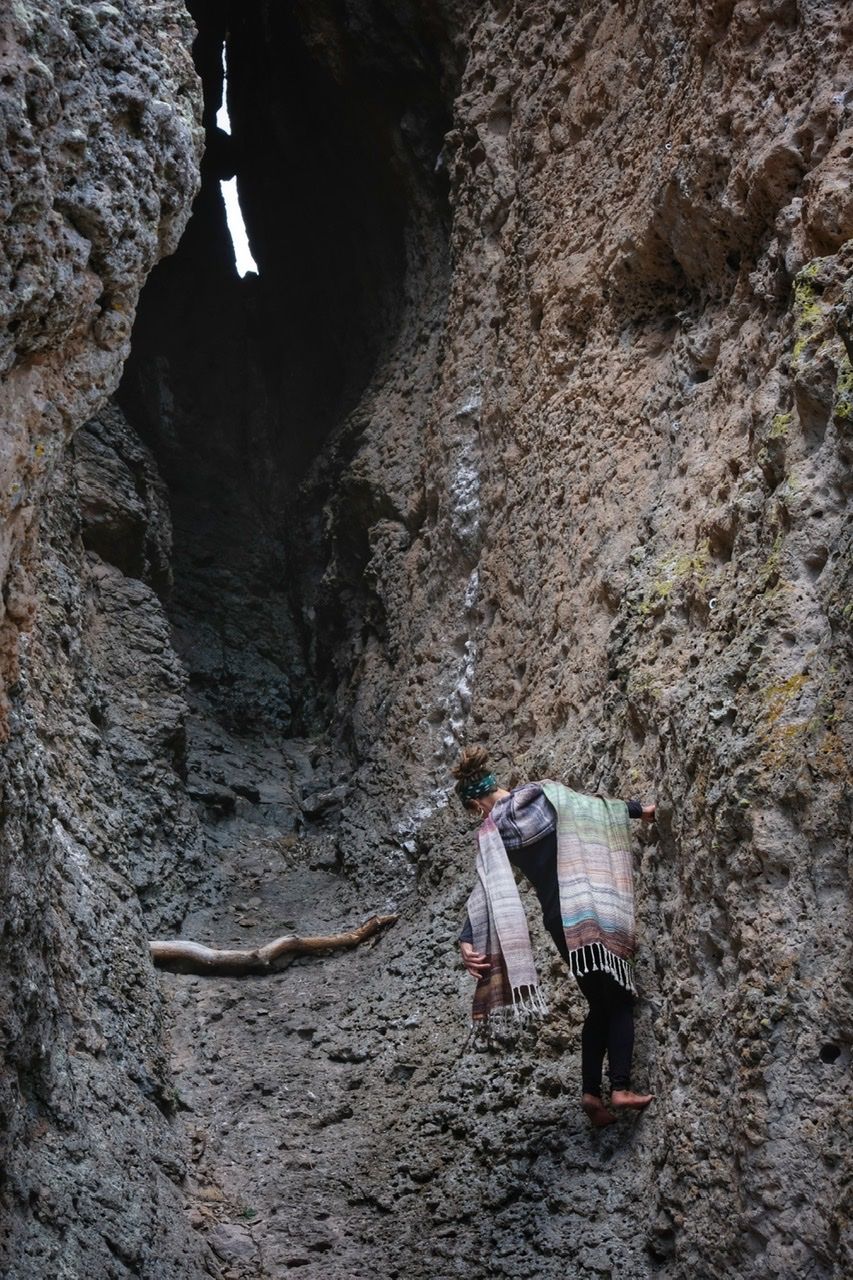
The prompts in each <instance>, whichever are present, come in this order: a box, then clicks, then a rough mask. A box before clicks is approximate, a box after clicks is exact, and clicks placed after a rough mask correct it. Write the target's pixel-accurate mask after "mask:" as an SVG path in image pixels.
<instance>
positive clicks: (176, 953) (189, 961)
mask: <svg viewBox="0 0 853 1280" xmlns="http://www.w3.org/2000/svg"><path fill="white" fill-rule="evenodd" d="M398 918H399V917H398V916H371V917H370V919H369V920H365V922H364V924H360V925H359V926H358V928H357V929H351V930H350V931H349V932H348V933H330V934H327V935H322V934H321V935H319V936H317V937H313V938H301V937H300V936H299V934H296V933H291V934H285V936H284V937H283V938H276V939H275V940H274V941H273V942H268V943H267V944H266V946H263V947H254V948H253V949H252V950H251V951H218V950H216V948H214V947H205V946H202V944H201V943H200V942H184V940H183V939H181V938H177V939H175V940H174V941H173V942H151V943H149V946H150V947H151V959H152V960H153V961H154V963H155V965H156V966H157V968H158V969H168V970H170V971H171V972H172V973H201V974H241V973H270V972H274V969H275V964H276V961H278V960H280V959H281V957H282V956H304V955H310V954H312V953H313V952H315V951H340V950H341V949H342V948H344V947H357V946H358V945H359V943H360V942H364V941H365V939H366V938H370V937H372V936H373V934H375V933H378V932H379V930H380V929H384V928H385V926H386V925H389V924H393V923H394V921H395V920H397V919H398Z"/></svg>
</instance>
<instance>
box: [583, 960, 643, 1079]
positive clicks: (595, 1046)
mask: <svg viewBox="0 0 853 1280" xmlns="http://www.w3.org/2000/svg"><path fill="white" fill-rule="evenodd" d="M607 977H608V975H607V974H605V973H596V972H593V973H587V974H582V975H581V976H579V977H578V980H577V982H578V986H579V987H580V989H581V991H582V992H583V994H584V996H585V997H586V1002H587V1004H588V1005H589V1009H588V1011H587V1015H586V1018H585V1020H584V1024H583V1031H582V1032H581V1070H582V1074H583V1091H584V1093H591V1094H592V1095H593V1096H594V1097H596V1098H600V1097H601V1071H602V1067H603V1066H604V1055H605V1053H606V1052H608V1051H609V1052H610V1055H611V1056H610V1065H611V1072H612V1066H613V1057H612V1049H611V1044H612V1041H613V1036H612V1032H611V1001H610V998H609V996H610V993H609V992H608V990H607V986H606V982H605V980H606V979H607ZM628 1070H629V1072H630V1059H629V1063H628ZM624 1087H625V1088H627V1085H625V1086H624Z"/></svg>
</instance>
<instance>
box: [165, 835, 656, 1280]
mask: <svg viewBox="0 0 853 1280" xmlns="http://www.w3.org/2000/svg"><path fill="white" fill-rule="evenodd" d="M234 834H239V841H238V842H237V843H235V844H233V845H232V846H231V852H230V855H229V860H228V861H226V862H225V863H224V864H223V866H222V877H221V884H222V892H223V897H222V898H221V900H220V901H219V902H218V903H213V904H211V905H209V906H203V907H200V908H199V909H198V910H197V911H196V912H194V913H193V914H191V915H190V916H189V917H188V919H187V921H186V924H185V928H184V936H186V937H194V938H196V939H198V940H201V941H208V942H216V943H220V944H222V945H226V944H242V945H247V944H249V943H254V942H259V941H265V940H268V939H269V938H271V937H272V936H274V935H275V934H277V933H280V932H284V931H287V930H290V929H291V928H298V929H299V930H300V931H302V932H312V933H313V932H329V931H334V930H337V929H339V928H341V927H346V926H349V925H351V924H354V923H356V922H358V921H359V920H361V919H363V918H364V917H366V916H367V915H368V914H370V913H371V912H372V911H374V910H382V909H385V908H386V907H387V905H388V904H387V903H385V902H374V901H366V900H364V898H363V897H360V896H359V895H357V894H356V892H355V891H354V890H353V888H352V886H351V885H350V884H349V882H348V881H347V879H346V878H345V877H343V876H342V875H340V874H339V873H337V872H336V870H334V869H332V867H330V866H329V865H328V864H329V861H330V859H329V856H328V848H329V846H328V842H327V841H325V842H324V839H323V838H322V837H321V838H319V839H315V840H312V839H310V838H303V839H299V840H296V839H293V838H290V839H288V840H286V841H284V842H282V841H281V839H280V838H276V837H275V836H274V835H272V834H271V831H270V828H267V827H260V826H258V827H252V826H251V825H250V824H245V823H242V824H241V823H235V824H234ZM446 905H447V904H445V903H444V902H443V899H442V898H441V895H440V894H439V895H438V896H437V897H436V898H434V899H433V900H432V901H431V902H429V903H427V902H421V903H420V905H419V906H418V907H417V908H416V909H415V908H414V907H412V908H411V919H407V918H406V913H405V911H404V915H403V918H402V919H401V921H400V922H399V923H398V924H397V925H395V926H394V927H393V928H392V929H391V930H390V931H389V932H388V933H387V934H386V935H385V936H384V937H381V938H379V939H378V940H376V941H374V942H371V943H368V944H366V945H365V946H363V947H361V948H359V949H358V950H356V951H353V952H341V953H336V954H332V955H329V956H327V957H324V958H304V959H299V960H296V961H294V962H293V963H292V964H291V965H290V966H289V967H288V968H287V969H286V970H284V971H282V972H281V973H279V974H276V975H272V976H267V977H250V978H242V979H234V978H229V979H210V978H208V979H202V978H196V977H188V976H180V975H174V974H164V975H163V981H164V983H165V985H166V988H167V990H168V992H169V994H170V996H171V1002H172V1006H173V1027H172V1036H173V1050H174V1065H175V1075H176V1086H177V1090H178V1094H179V1105H180V1106H181V1107H182V1108H186V1110H185V1112H184V1118H185V1121H186V1123H187V1126H188V1129H189V1130H190V1132H191V1134H193V1137H194V1144H193V1164H192V1178H191V1194H190V1200H191V1205H192V1207H191V1210H190V1212H191V1215H192V1220H193V1222H194V1223H195V1224H196V1225H197V1226H198V1227H199V1229H202V1230H204V1231H205V1233H206V1234H207V1235H208V1238H209V1239H210V1242H211V1244H212V1246H213V1248H214V1250H215V1251H216V1253H217V1255H218V1256H219V1258H220V1259H221V1263H222V1276H223V1277H224V1280H249V1278H251V1280H260V1278H262V1277H269V1278H270V1280H279V1278H280V1277H284V1276H288V1275H291V1274H297V1273H298V1274H299V1275H300V1276H301V1277H302V1278H303V1280H321V1278H322V1280H355V1278H356V1277H362V1276H365V1277H366V1276H370V1277H381V1280H394V1278H395V1277H398V1276H399V1277H402V1276H406V1277H407V1280H409V1278H410V1277H422V1278H423V1280H427V1278H428V1280H449V1278H450V1277H454V1276H465V1277H467V1280H481V1278H482V1280H491V1278H492V1277H500V1276H507V1277H510V1276H511V1277H513V1280H522V1278H523V1277H526V1276H528V1275H529V1276H531V1277H532V1276H534V1275H535V1276H537V1277H543V1276H544V1277H550V1276H554V1277H556V1276H558V1275H560V1276H562V1275H564V1274H565V1268H566V1265H567V1263H568V1262H569V1261H570V1260H571V1261H572V1263H573V1266H574V1274H576V1275H577V1276H579V1277H586V1276H601V1275H613V1276H616V1275H619V1276H623V1277H624V1276H631V1277H632V1280H633V1278H634V1277H636V1278H638V1280H640V1278H642V1277H644V1276H646V1275H647V1274H648V1269H647V1259H646V1257H645V1255H644V1254H643V1252H642V1245H641V1242H640V1241H638V1239H637V1234H636V1221H633V1222H632V1214H631V1213H630V1212H628V1213H627V1214H626V1216H624V1217H623V1216H622V1214H621V1212H620V1210H622V1209H626V1210H627V1209H628V1208H629V1207H630V1203H631V1188H632V1186H633V1185H634V1184H635V1180H636V1178H637V1176H638V1170H639V1164H640V1163H642V1161H643V1159H644V1158H647V1157H648V1156H649V1155H650V1150H649V1149H648V1148H647V1145H644V1140H643V1137H642V1132H643V1131H642V1127H637V1126H632V1125H631V1124H620V1125H619V1126H614V1130H615V1132H609V1133H607V1134H605V1135H601V1134H598V1135H595V1134H592V1133H591V1132H590V1130H589V1129H588V1128H587V1126H586V1122H585V1121H584V1120H583V1118H582V1116H581V1115H580V1112H579V1108H578V1107H577V1105H576V1099H575V1097H574V1094H575V1084H576V1076H577V1059H576V1054H577V1049H578V1043H577V1040H578V1029H579V1018H578V1013H579V1006H578V1005H577V1004H576V1002H577V996H576V994H575V993H574V991H573V990H572V989H571V988H570V987H569V984H568V982H567V981H566V980H565V979H564V977H563V975H562V973H561V972H560V967H559V963H558V962H557V963H554V962H552V961H550V960H547V961H546V967H547V966H550V969H551V972H550V978H551V980H552V990H553V992H554V994H555V996H556V1000H555V1001H554V1002H553V1003H554V1011H553V1017H552V1018H551V1020H550V1021H549V1023H548V1024H547V1025H546V1027H545V1028H543V1029H541V1030H539V1031H538V1032H532V1033H529V1035H528V1036H527V1039H526V1040H525V1041H523V1042H522V1043H521V1044H520V1045H519V1046H517V1047H516V1048H515V1049H508V1050H505V1051H504V1052H503V1053H502V1054H501V1055H500V1056H499V1057H497V1056H495V1055H493V1054H478V1053H473V1052H472V1051H471V1050H470V1048H468V1049H465V1048H464V1043H463V1042H464V1038H465V1037H464V1029H465V1022H464V1009H465V996H466V991H467V987H466V980H465V979H464V975H460V973H459V970H458V967H457V965H456V961H455V955H454V952H453V948H452V946H450V945H449V944H448V938H449V937H452V933H451V929H452V927H453V924H454V923H455V915H456V914H457V909H456V907H455V905H454V907H453V908H452V909H446ZM427 979H428V981H427ZM573 1002H574V1003H573ZM434 1015H437V1021H435V1019H434ZM647 1132H649V1129H648V1126H647Z"/></svg>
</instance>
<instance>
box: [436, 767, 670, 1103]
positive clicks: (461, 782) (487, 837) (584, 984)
mask: <svg viewBox="0 0 853 1280" xmlns="http://www.w3.org/2000/svg"><path fill="white" fill-rule="evenodd" d="M453 773H454V776H455V777H456V779H457V782H456V793H457V795H458V796H459V798H460V800H461V801H462V804H463V805H464V806H465V808H466V809H467V810H468V811H469V812H471V813H478V814H480V815H481V816H482V819H483V821H482V824H481V826H480V828H479V830H478V845H479V850H478V854H477V876H478V879H477V883H476V884H475V887H474V890H473V892H472V893H471V896H470V897H469V899H468V903H467V911H468V916H467V919H466V922H465V927H464V929H463V930H462V933H461V935H460V937H459V944H460V947H461V950H462V962H463V964H464V965H465V968H466V969H467V970H468V972H469V973H470V974H471V976H472V977H473V978H476V979H477V989H476V991H475V994H474V1009H473V1017H474V1020H475V1022H484V1021H486V1020H488V1018H489V1017H490V1016H493V1015H494V1014H495V1013H496V1012H499V1011H501V1010H505V1009H507V1008H511V1007H515V1008H519V1007H521V1008H527V1009H530V1010H539V1011H543V1010H544V1005H543V1003H542V998H541V995H540V994H539V991H538V980H537V976H536V970H535V967H534V964H533V953H532V949H531V947H530V938H529V934H528V932H527V924H526V920H525V918H524V909H523V907H522V905H521V899H520V897H519V895H518V889H517V888H516V885H515V880H514V878H513V875H512V871H511V869H510V865H509V864H510V863H512V864H513V865H514V866H516V867H518V868H519V870H520V871H522V872H523V873H524V875H525V876H526V877H527V879H528V880H529V881H530V883H531V884H532V885H533V887H534V889H535V890H536V893H537V896H538V898H539V902H540V905H541V907H542V917H543V920H544V922H545V927H546V929H547V930H548V932H549V933H550V934H551V937H552V938H553V939H554V943H555V944H556V947H557V950H558V951H559V952H560V954H561V956H562V957H563V959H564V960H565V961H566V963H567V964H568V966H569V971H570V972H571V973H572V974H574V976H575V977H576V978H577V981H578V985H579V986H580V989H581V991H582V992H583V994H584V996H585V997H586V1000H587V1003H588V1005H589V1011H588V1013H587V1016H586V1020H585V1022H584V1025H583V1033H582V1036H581V1050H582V1069H583V1095H582V1106H583V1109H584V1111H585V1112H586V1114H587V1115H588V1116H589V1119H590V1120H591V1122H592V1124H593V1125H595V1126H596V1127H601V1126H603V1125H607V1124H612V1123H613V1121H614V1120H615V1118H616V1117H615V1116H614V1115H613V1114H612V1112H611V1111H610V1110H608V1109H607V1107H605V1105H604V1103H603V1102H602V1098H601V1073H602V1067H603V1064H604V1055H605V1052H606V1053H607V1056H608V1063H609V1071H610V1102H611V1105H612V1107H614V1108H616V1109H626V1108H627V1109H634V1110H640V1109H642V1108H643V1107H646V1106H648V1104H649V1103H650V1102H651V1100H652V1097H653V1095H652V1094H649V1093H645V1094H640V1093H634V1092H633V1090H632V1089H631V1087H630V1076H631V1058H632V1055H633V1048H634V1013H633V997H634V993H635V988H634V979H633V954H634V948H635V937H634V894H633V879H632V873H631V849H630V827H629V823H628V819H629V817H631V818H642V819H643V820H644V821H645V822H653V821H654V816H655V806H654V805H653V804H649V805H641V804H640V803H639V802H638V801H636V800H630V801H628V802H627V803H626V802H625V801H623V800H609V799H605V798H604V797H600V796H585V795H581V794H580V793H578V792H576V791H571V790H569V788H567V787H563V786H561V785H560V784H559V783H554V782H550V781H543V782H530V783H526V784H525V785H523V786H520V787H516V788H514V789H513V790H512V791H507V790H505V789H504V788H503V787H499V786H498V783H497V779H496V778H495V776H494V774H493V773H491V771H490V769H489V766H488V756H487V754H486V752H485V750H484V749H483V748H482V747H469V748H467V749H466V750H465V751H463V753H462V755H461V756H460V758H459V761H458V763H457V765H456V767H455V769H454V770H453Z"/></svg>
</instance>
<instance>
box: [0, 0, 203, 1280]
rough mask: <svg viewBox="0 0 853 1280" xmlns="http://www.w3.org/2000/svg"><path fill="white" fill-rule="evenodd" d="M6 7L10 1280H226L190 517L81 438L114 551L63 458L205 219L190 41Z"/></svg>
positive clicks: (122, 441)
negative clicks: (194, 907) (169, 889)
mask: <svg viewBox="0 0 853 1280" xmlns="http://www.w3.org/2000/svg"><path fill="white" fill-rule="evenodd" d="M7 8H8V12H5V13H4V15H3V39H2V62H3V82H2V92H0V112H2V121H3V130H2V147H3V156H2V167H3V174H4V186H3V197H2V199H3V231H2V248H3V256H2V269H0V315H2V323H0V368H2V384H0V415H2V421H3V428H2V436H0V472H2V482H1V483H0V502H2V512H0V519H2V524H0V528H2V534H0V580H2V583H3V592H2V605H0V692H1V693H2V697H0V719H2V726H1V727H0V732H2V737H3V741H4V746H3V749H2V757H0V777H2V787H3V809H2V812H3V826H2V835H0V844H2V852H0V867H2V897H3V903H4V913H3V916H4V918H3V930H2V943H0V948H2V967H3V973H4V991H3V996H2V999H0V1020H2V1030H3V1040H4V1053H3V1065H2V1095H0V1116H1V1117H2V1118H1V1119H0V1126H1V1127H2V1131H3V1151H2V1168H3V1174H2V1185H0V1197H1V1198H2V1211H0V1212H2V1224H3V1225H2V1234H1V1235H0V1271H2V1273H3V1275H4V1276H8V1277H10V1280H18V1278H20V1280H24V1277H31V1276H49V1275H50V1276H57V1275H66V1276H82V1275H98V1276H104V1277H106V1276H117V1275H127V1274H130V1273H132V1272H134V1271H135V1272H136V1274H140V1268H141V1269H142V1271H144V1272H146V1273H147V1274H153V1273H154V1272H155V1271H157V1270H158V1269H159V1274H161V1275H167V1274H171V1275H177V1274H186V1275H194V1274H201V1261H200V1260H201V1256H202V1249H201V1246H200V1245H199V1244H198V1243H197V1242H196V1240H195V1237H194V1236H192V1233H191V1232H189V1231H188V1229H187V1227H186V1225H185V1223H184V1221H183V1220H182V1217H181V1203H182V1199H181V1192H180V1191H179V1190H178V1188H177V1186H176V1184H179V1183H180V1181H181V1178H182V1165H183V1160H184V1152H183V1135H182V1132H181V1130H180V1129H179V1128H177V1127H176V1124H175V1121H174V1112H175V1101H174V1095H173V1092H172V1086H171V1083H170V1076H169V1070H168V1058H167V1054H166V1049H165V1044H164V1041H163V1010H162V1004H161V1000H160V996H159V990H158V986H157V983H156V981H155V979H154V977H153V975H152V973H151V970H150V965H149V964H148V960H147V955H146V948H145V938H146V928H145V927H143V924H142V917H141V912H140V897H139V896H137V894H139V895H141V896H142V897H146V896H148V897H150V898H151V901H152V906H153V908H154V913H155V915H157V914H160V915H161V918H162V916H163V915H165V916H166V917H167V918H168V916H169V912H168V911H166V912H161V911H160V908H159V907H158V906H157V905H155V900H157V899H158V893H159V892H160V891H161V889H162V884H161V878H162V877H164V876H165V879H166V881H167V882H171V883H172V885H174V883H175V882H176V878H177V880H178V881H180V882H181V883H182V884H185V883H186V879H187V878H189V879H192V876H191V875H188V871H187V868H188V867H189V866H190V865H191V863H192V858H193V855H194V853H195V854H197V852H198V841H197V835H196V832H197V817H196V813H195V810H194V809H193V807H192V805H191V804H190V803H189V801H188V800H187V798H186V795H185V793H184V791H183V788H182V786H181V785H180V780H179V777H178V775H177V773H176V772H175V765H176V762H177V757H178V755H179V746H180V742H179V740H180V735H181V731H182V730H181V724H182V716H183V714H184V706H183V703H182V699H181V689H182V686H183V683H184V675H183V671H182V669H181V668H180V667H179V666H178V664H177V660H176V658H175V656H174V654H173V652H172V649H171V645H170V640H169V634H168V628H167V624H166V620H165V616H164V614H163V611H162V608H161V607H160V604H159V602H158V600H157V597H156V595H155V594H154V591H153V590H152V584H153V585H155V586H160V585H162V579H163V574H168V545H169V533H168V519H167V517H166V516H165V511H164V507H163V501H162V490H161V489H160V488H158V483H159V482H158V481H157V480H156V478H155V476H154V472H153V469H152V468H151V467H149V465H148V462H147V460H146V455H145V454H144V451H143V450H142V449H141V447H140V446H139V444H138V442H134V441H133V440H132V439H131V437H130V436H129V435H128V434H127V430H126V428H123V427H122V425H121V423H120V422H119V421H118V420H117V418H116V417H115V415H113V416H112V417H110V416H109V415H108V416H107V417H106V418H104V419H103V420H102V421H100V422H99V423H95V424H93V425H92V428H91V430H90V432H89V433H88V434H87V435H86V436H85V437H82V436H78V438H77V439H78V445H77V447H78V449H79V459H78V465H79V468H80V471H79V485H80V490H81V491H82V512H83V522H84V526H85V531H86V532H85V536H86V539H87V540H88V545H90V546H92V547H93V548H96V549H97V552H98V553H99V554H97V555H96V554H95V553H94V551H93V553H92V554H91V555H88V556H87V554H86V552H85V547H84V543H83V541H82V540H81V536H80V530H81V495H80V494H79V493H78V489H77V485H78V479H76V478H75V470H74V459H73V456H72V455H71V454H66V453H65V451H64V450H65V445H66V443H67V441H68V439H69V437H70V436H71V433H72V431H73V430H74V429H75V428H78V427H79V426H80V425H81V423H82V422H83V421H84V420H85V419H86V418H88V417H90V416H91V415H92V413H93V412H94V411H95V410H97V409H98V408H99V407H100V406H101V404H102V402H103V401H104V398H105V396H106V394H107V393H108V392H109V391H110V390H112V388H113V387H114V386H115V384H116V382H117V380H118V377H119V375H120V373H121V368H122V364H123V362H124V359H125V357H126V355H127V351H128V347H129V339H130V330H131V324H132V321H133V315H134V310H135V307H136V302H137V299H138V295H139V290H140V288H141V286H142V284H143V282H144V279H145V276H146V275H147V273H148V271H149V270H150V268H151V266H152V265H153V264H154V262H155V261H156V260H157V258H158V257H160V256H161V255H162V254H163V253H167V252H170V251H171V250H172V249H174V247H175V245H176V244H177V241H178V239H179V236H180V233H181V231H182V229H183V227H184V225H185V223H186V220H187V217H188V215H189V203H190V201H191V199H192V196H193V194H194V191H195V190H196V187H197V183H198V159H199V152H200V149H201V141H202V139H201V132H200V128H199V121H198V118H197V112H198V105H199V95H198V87H197V82H196V79H195V75H194V73H193V69H192V61H191V57H190V53H189V42H190V39H191V28H190V24H189V22H188V20H187V16H186V13H185V11H184V9H183V7H182V6H181V5H180V4H178V3H171V2H169V3H158V4H136V3H131V4H129V5H124V6H123V7H122V10H121V12H119V10H118V9H117V8H115V7H114V6H112V5H108V4H91V5H89V4H86V5H83V4H79V5H68V4H59V3H40V4H37V5H36V4H28V3H16V4H15V5H13V6H8V7H7ZM105 555H106V556H107V557H108V558H109V556H112V559H111V561H110V562H108V561H107V560H105V559H103V558H102V557H103V556H105ZM126 574H129V575H132V577H129V576H125V575H126ZM22 631H23V632H24V634H23V635H22V634H21V632H22ZM167 853H168V856H167ZM176 855H177V856H176ZM164 859H165V864H166V865H165V866H164ZM182 892H183V893H184V894H185V892H186V890H185V888H184V889H183V890H182ZM159 902H160V903H161V904H162V902H163V898H162V897H160V898H159ZM171 914H172V918H174V905H173V906H172V913H171Z"/></svg>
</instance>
